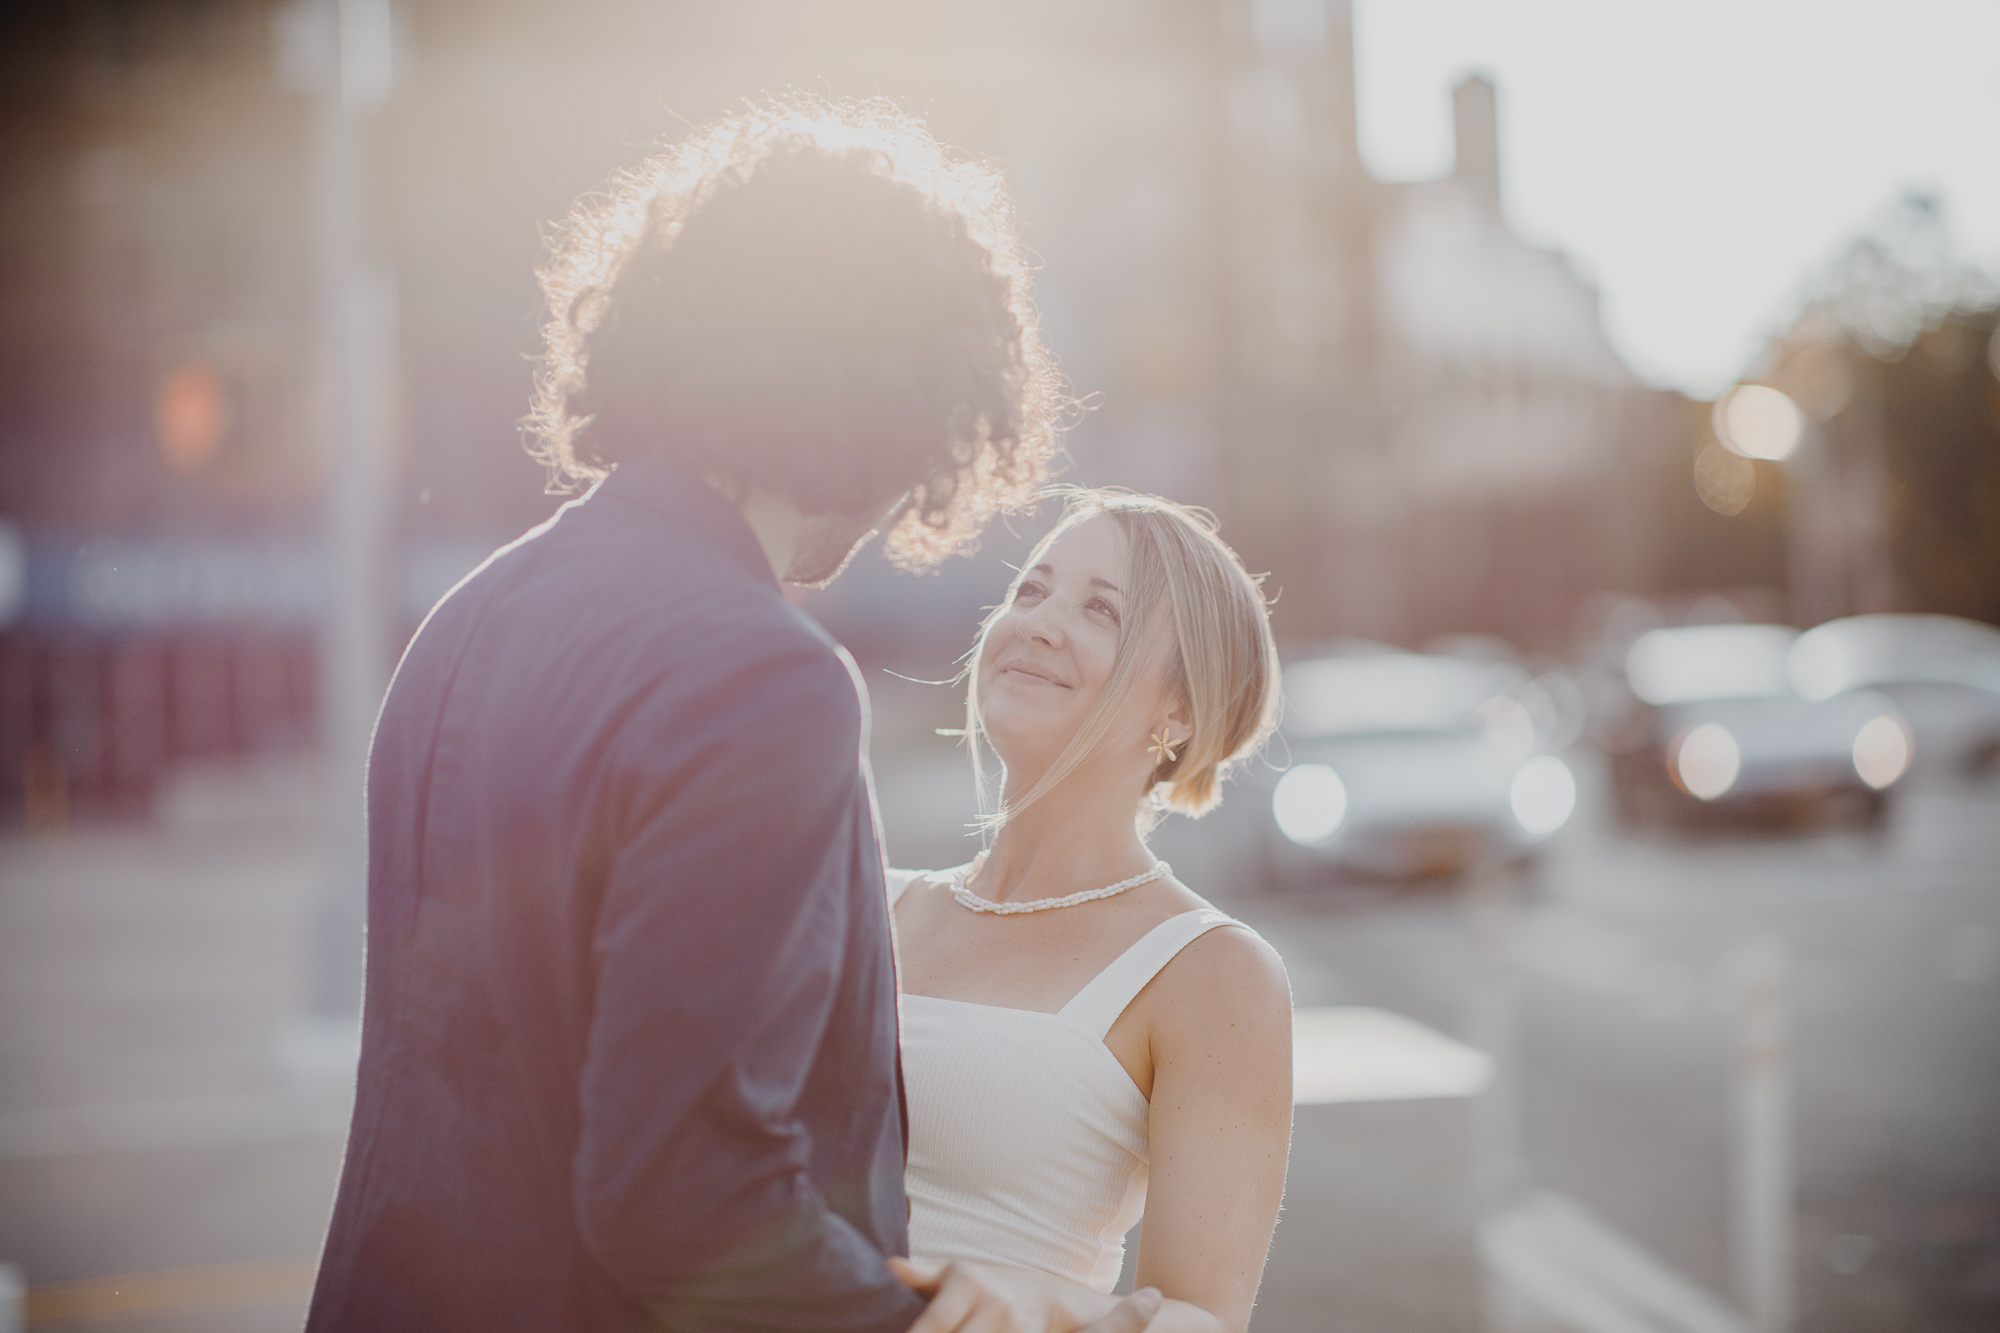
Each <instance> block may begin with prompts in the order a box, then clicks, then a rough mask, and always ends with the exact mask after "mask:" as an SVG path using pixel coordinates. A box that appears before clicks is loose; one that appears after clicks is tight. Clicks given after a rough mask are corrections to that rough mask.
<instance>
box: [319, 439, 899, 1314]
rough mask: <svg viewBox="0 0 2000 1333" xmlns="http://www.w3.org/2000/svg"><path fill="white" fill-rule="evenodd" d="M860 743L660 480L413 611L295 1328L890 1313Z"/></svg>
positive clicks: (874, 926)
mask: <svg viewBox="0 0 2000 1333" xmlns="http://www.w3.org/2000/svg"><path fill="white" fill-rule="evenodd" d="M864 731H865V702H864V695H863V694H862V692H861V690H860V687H859V681H858V678H857V677H856V676H855V674H854V672H853V666H852V663H851V662H850V661H849V660H848V659H847V657H846V655H845V654H844V653H843V652H841V650H840V649H839V647H838V646H837V645H836V644H835V643H834V642H833V641H832V640H831V639H830V638H828V637H827V635H826V634H825V633H824V632H823V631H822V630H821V629H820V628H819V627H818V626H817V625H815V624H814V623H813V622H812V621H811V620H809V619H808V618H807V617H805V616H804V615H802V614H801V613H800V612H799V611H798V610H797V609H796V608H794V607H792V606H791V605H790V604H789V603H787V602H786V601H785V599H784V596H783V595H782V593H781V592H780V590H779V588H778V585H777V582H776V580H775V579H773V578H772V576H771V571H770V567H769V565H768V563H767V562H766V560H765V558H764V555H763V552H762V550H761V549H760V548H759V546H758V544H757V542H756V539H755V537H754V536H753V535H752V534H751V532H750V530H749V528H748V527H747V526H746V525H745V524H744V522H743V520H742V518H741V516H740V515H739V514H738V513H737V512H736V511H735V510H734V509H733V508H732V507H731V506H730V505H728V504H727V503H726V502H725V501H724V500H723V499H722V497H721V496H719V495H718V494H716V492H715V491H713V490H712V489H711V488H709V487H708V486H706V485H704V484H703V483H702V482H700V481H699V480H698V479H696V478H694V477H692V476H691V475H689V474H688V473H686V472H684V471H682V470H681V469H680V468H678V467H676V466H675V465H673V464H671V463H668V462H666V461H665V460H662V459H659V458H653V457H641V458H637V459H634V460H632V461H629V462H627V463H625V464H624V465H623V466H621V467H620V468H619V469H618V470H617V471H616V472H615V473H614V474H613V475H612V476H611V477H610V478H609V479H607V480H606V481H605V482H603V483H602V484H601V485H599V486H598V487H596V488H595V489H594V490H593V491H591V493H590V494H589V495H587V496H586V497H584V498H583V499H581V500H579V501H576V502H573V503H571V504H569V505H566V506H564V507H563V509H562V510H561V511H560V512H559V513H558V514H557V515H556V516H555V517H554V518H553V519H551V520H550V521H549V522H547V523H545V524H543V525H542V526H541V527H539V528H537V529H535V530H534V531H532V532H530V533H529V534H528V535H527V536H525V537H523V538H522V539H521V540H519V541H517V542H515V543H513V544H512V545H510V546H508V547H506V548H503V549H502V550H501V551H499V552H498V553H496V554H495V555H494V556H493V558H492V559H490V560H488V561H487V562H486V564H485V565H483V566H482V567H481V568H480V569H479V570H478V571H477V572H476V573H474V574H473V575H472V576H471V577H469V578H468V579H467V580H466V581H465V582H464V583H462V584H461V585H460V586H459V587H458V588H457V589H456V590H454V591H453V592H452V594H451V595H450V596H449V597H448V598H446V599H445V601H444V602H443V603H441V604H440V605H439V607H438V608H437V610H436V611H434V612H433V613H432V614H431V616H430V618H429V619H428V620H427V621H426V622H425V624H424V627H423V628H422V630H420V631H419V632H418V634H417V637H416V639H415V640H414V641H413V642H412V643H411V645H410V648H409V650H408V652H407V653H405V655H404V657H403V661H402V663H401V665H400V666H399V667H398V668H397V671H396V676H395V681H394V683H393V684H392V685H391V686H390V689H389V695H388V699H387V702H386V703H385V704H384V706H383V710H382V716H381V719H380V721H379V723H378V724H377V727H376V733H375V740H374V746H373V750H372V753H371V756H370V761H369V774H368V827H369V886H368V964H367V1000H366V1007H365V1010H364V1019H363V1025H362V1055H361V1078H360V1087H359V1094H358V1099H357V1102H356V1105H355V1111H354V1123H353V1128H352V1131H351V1133H350V1136H349V1139H348V1145H347V1160H346V1165H345V1168H344V1170H343V1172H342V1175H341V1182H340V1193H339V1197H338V1200H337V1202H336V1204H335V1207H334V1214H333V1221H332V1227H331V1231H330V1233H329V1235H328V1237H327V1242H326V1250H325V1255H324V1257H323V1259H322V1263H321V1268H320V1276H319V1285H318V1288H317V1290H316V1291H315V1292H314V1296H313V1305H312V1314H311V1317H310V1320H309V1322H308V1325H307V1327H308V1329H309V1330H311V1331H312V1333H333V1331H334V1330H362V1329H369V1330H373V1329H410V1330H425V1333H442V1331H443V1330H454V1329H467V1330H472V1329H477V1330H480V1333H504V1331H505V1330H512V1329H521V1330H530V1329H532V1330H535V1331H536V1333H559V1331H560V1330H571V1329H579V1330H580V1329H590V1330H597V1329H629V1328H644V1327H650V1326H652V1325H651V1324H649V1323H648V1320H649V1319H652V1318H658V1319H659V1320H660V1322H661V1323H662V1325H663V1326H666V1327H672V1328H688V1329H744V1330H750V1329H781V1328H782V1329H824V1330H884V1331H894V1333H900V1331H901V1330H903V1329H905V1328H907V1327H908V1325H909V1324H910V1322H911V1321H912V1320H913V1319H914V1318H915V1317H916V1315H917V1314H918V1313H919V1312H920V1310H921V1308H922V1305H921V1302H920V1301H918V1300H917V1299H916V1298H915V1297H914V1296H912V1295H911V1294H910V1293H909V1292H908V1291H906V1290H905V1289H904V1288H903V1287H902V1286H901V1284H899V1283H898V1282H897V1281H896V1280H895V1278H894V1276H893V1275H892V1274H891V1273H890V1272H889V1271H888V1269H887V1267H886V1265H885V1264H884V1263H883V1256H884V1254H889V1253H895V1254H900V1253H905V1252H907V1248H908V1245H907V1232H906V1220H905V1219H906V1212H905V1203H904V1196H903V1187H902V1173H903V1153H904V1142H903V1139H904V1124H903V1111H902V1092H901V1082H900V1079H901V1075H900V1070H899V1066H898V1063H897V1044H896V1043H897V1031H896V1007H895V1003H896V994H895V985H896V982H895V969H894V959H893V952H892V947H891V943H890V933H889V921H888V910H887V904H886V900H885V896H884V891H883V881H882V863H881V853H880V850H879V842H878V838H877V832H876V825H875V810H874V802H873V798H872V795H871V792H870V789H869V783H868V777H867V769H866V761H865V756H864V755H863V752H862V746H863V738H864Z"/></svg>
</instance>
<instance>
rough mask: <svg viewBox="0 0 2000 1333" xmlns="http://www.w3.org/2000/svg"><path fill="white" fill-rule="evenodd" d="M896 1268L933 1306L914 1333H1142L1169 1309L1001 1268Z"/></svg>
mask: <svg viewBox="0 0 2000 1333" xmlns="http://www.w3.org/2000/svg"><path fill="white" fill-rule="evenodd" d="M889 1268H890V1270H891V1271H892V1272H894V1273H895V1274H896V1276H897V1277H899V1278H901V1279H902V1280H903V1281H904V1282H905V1283H906V1284H907V1285H908V1286H909V1288H910V1290H912V1291H914V1292H916V1293H917V1294H918V1295H919V1296H923V1297H927V1298H928V1299H929V1300H930V1307H929V1308H928V1309H926V1310H925V1311H924V1313H923V1315H922V1316H921V1317H920V1318H919V1319H918V1320H917V1322H916V1323H914V1324H912V1325H911V1326H910V1333H1143V1330H1144V1329H1145V1328H1146V1326H1147V1325H1149V1324H1151V1323H1152V1322H1153V1316H1154V1315H1156V1314H1158V1313H1159V1312H1160V1306H1161V1303H1162V1302H1161V1298H1160V1293H1159V1292H1158V1291H1157V1290H1155V1289H1154V1288H1152V1287H1147V1288H1145V1289H1144V1290H1141V1291H1135V1292H1133V1293H1132V1294H1131V1295H1130V1296H1127V1297H1126V1298H1125V1299H1123V1300H1119V1299H1117V1298H1116V1297H1112V1296H1105V1295H1102V1294H1100V1293H1098V1292H1094V1291H1090V1290H1087V1289H1086V1288H1083V1287H1080V1286H1077V1285H1076V1284H1075V1283H1073V1282H1065V1281H1063V1280H1062V1279H1061V1278H1058V1277H1052V1276H1050V1275H1049V1274H1047V1273H1037V1272H1033V1271H1031V1270H1029V1269H1025V1268H1008V1267H1003V1266H1001V1265H998V1264H980V1263H969V1262H964V1261H960V1262H957V1263H949V1264H945V1263H916V1262H913V1261H911V1260H908V1259H899V1258H893V1257H892V1258H891V1259H890V1260H889Z"/></svg>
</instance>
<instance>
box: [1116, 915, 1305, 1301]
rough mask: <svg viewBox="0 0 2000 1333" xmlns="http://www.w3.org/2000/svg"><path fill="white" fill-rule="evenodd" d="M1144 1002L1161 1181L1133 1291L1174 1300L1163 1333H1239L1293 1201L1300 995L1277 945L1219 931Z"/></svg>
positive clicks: (1149, 1197) (1171, 969) (1156, 1172)
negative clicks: (1289, 1160) (1290, 1162)
mask: <svg viewBox="0 0 2000 1333" xmlns="http://www.w3.org/2000/svg"><path fill="white" fill-rule="evenodd" d="M1148 992H1149V993H1148V994H1145V995H1142V997H1141V1000H1140V1003H1142V1004H1144V1005H1145V1006H1146V1007H1147V1012H1146V1014H1145V1017H1146V1018H1147V1019H1148V1020H1149V1028H1150V1045H1151V1049H1152V1056H1153V1090H1152V1113H1151V1119H1150V1123H1149V1137H1150V1153H1149V1155H1150V1157H1151V1158H1152V1181H1151V1183H1150V1184H1149V1185H1148V1187H1147V1193H1146V1217H1145V1229H1144V1230H1143V1231H1142V1232H1141V1233H1140V1240H1139V1265H1138V1272H1137V1284H1136V1285H1138V1286H1142V1287H1147V1286H1151V1287H1158V1288H1159V1289H1160V1291H1161V1292H1162V1293H1163V1294H1164V1295H1165V1296H1166V1297H1167V1303H1166V1306H1165V1308H1164V1309H1162V1310H1161V1312H1160V1314H1159V1316H1158V1317H1157V1318H1156V1319H1155V1320H1154V1321H1153V1325H1152V1328H1153V1330H1154V1333H1181V1331H1182V1330H1186V1331H1187V1333H1196V1331H1197V1330H1199V1331H1200V1333H1218V1331H1220V1333H1240V1331H1241V1330H1243V1329H1245V1328H1247V1327H1248V1326H1249V1323H1250V1309H1251V1306H1252V1305H1253V1304H1254V1303H1255V1301H1256V1299H1257V1283H1258V1281H1259V1280H1260V1279H1261V1278H1262V1277H1263V1273H1264V1255H1265V1252H1266V1251H1267V1250H1269V1248H1270V1245H1271V1231H1272V1229H1273V1228H1274V1227H1275V1226H1276V1225H1277V1222H1278V1205H1279V1203H1280V1201H1281V1200H1282V1199H1283V1197H1284V1192H1285V1160H1286V1156H1287V1154H1288V1153H1289V1151H1290V1148H1291V1138H1292V997H1291V987H1290V985H1289V984H1288V983H1287V981H1286V979H1285V968H1284V964H1283V963H1281V962H1279V961H1278V955H1277V954H1276V953H1275V952H1274V951H1273V950H1272V948H1271V946H1270V945H1268V944H1266V943H1265V942H1264V941H1263V940H1262V939H1260V938H1258V937H1257V936H1255V935H1253V934H1251V933H1250V932H1248V931H1246V930H1234V929H1229V928H1224V929H1220V930H1213V931H1210V932H1209V933H1208V934H1206V935H1204V936H1202V937H1201V938H1200V939H1198V940H1196V941H1195V942H1194V943H1193V944H1190V945H1189V946H1188V947H1187V948H1186V949H1184V950H1182V951H1181V954H1180V956H1179V957H1178V958H1176V959H1175V960H1174V962H1173V963H1172V964H1171V965H1170V966H1168V968H1167V969H1166V970H1165V971H1164V972H1162V973H1161V974H1160V976H1159V977H1158V978H1157V979H1156V981H1155V983H1154V984H1153V985H1152V986H1151V987H1149V988H1148Z"/></svg>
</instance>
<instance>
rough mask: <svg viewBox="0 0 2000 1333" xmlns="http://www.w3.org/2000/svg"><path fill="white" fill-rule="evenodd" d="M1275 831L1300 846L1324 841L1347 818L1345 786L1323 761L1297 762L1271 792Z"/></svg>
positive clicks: (1338, 775)
mask: <svg viewBox="0 0 2000 1333" xmlns="http://www.w3.org/2000/svg"><path fill="white" fill-rule="evenodd" d="M1271 815H1272V817H1273V818H1275V819H1276V820H1277V821H1278V831H1279V832H1281V833H1283V834H1284V835H1285V836H1286V837H1288V838H1290V839H1291V840H1292V841H1293V842H1296V843H1298V844H1299V845H1300V846H1311V845H1312V844H1313V843H1316V842H1325V841H1326V840H1327V839H1328V838H1330V837H1332V836H1333V833H1334V830H1336V829H1338V828H1339V827H1340V822H1341V821H1342V820H1343V819H1346V818H1347V787H1346V784H1344V783H1343V782H1341V780H1340V774H1338V773H1336V772H1334V771H1333V770H1332V769H1330V768H1328V767H1327V766H1326V765H1325V764H1300V765H1299V766H1298V767H1297V768H1294V769H1293V770H1292V771H1291V772H1289V773H1287V774H1285V776H1284V777H1282V778H1279V779H1278V789H1277V791H1275V792H1273V793H1272V794H1271Z"/></svg>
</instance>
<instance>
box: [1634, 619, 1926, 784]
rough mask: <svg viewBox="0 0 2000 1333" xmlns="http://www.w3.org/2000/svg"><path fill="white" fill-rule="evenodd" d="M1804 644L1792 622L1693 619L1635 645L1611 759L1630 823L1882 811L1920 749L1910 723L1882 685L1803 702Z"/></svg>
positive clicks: (1640, 639)
mask: <svg viewBox="0 0 2000 1333" xmlns="http://www.w3.org/2000/svg"><path fill="white" fill-rule="evenodd" d="M1798 642H1799V632H1798V631H1797V630H1795V629H1792V628H1791V627H1789V626H1785V625H1693V626H1685V627H1682V628H1677V629H1656V630H1652V631H1649V632H1648V633H1646V634H1643V635H1641V636H1640V637H1639V638H1638V640H1637V641H1636V642H1634V643H1633V645H1632V647H1631V649H1630V651H1629V652H1628V653H1627V654H1626V657H1625V683H1626V686H1627V688H1628V689H1629V691H1630V696H1631V697H1630V701H1629V704H1628V708H1627V714H1626V716H1625V718H1624V719H1623V720H1622V722H1621V725H1620V726H1618V727H1617V728H1616V729H1615V731H1614V735H1615V741H1614V744H1613V747H1612V750H1613V753H1612V765H1611V773H1612V783H1613V787H1614V791H1615V794H1616V796H1617V801H1618V809H1619V812H1620V814H1621V815H1622V816H1623V817H1624V818H1625V819H1626V820H1627V821H1628V822H1633V823H1677V822H1690V821H1706V820H1714V819H1718V818H1720V819H1726V820H1746V821H1755V822H1769V823H1779V824H1809V823H1816V822H1820V821H1822V820H1825V819H1827V818H1829V817H1838V816H1841V815H1850V816H1856V817H1859V818H1861V819H1863V820H1874V819H1878V818H1880V817H1881V816H1882V815H1883V814H1884V813H1885V811H1886V809H1887V793H1888V791H1889V789H1890V788H1891V787H1892V786H1894V785H1895V784H1896V783H1897V782H1898V781H1899V780H1900V779H1901V778H1902V776H1903V774H1904V773H1905V772H1906V771H1907V770H1908V768H1909V765H1910V759H1911V757H1912V754H1913V744H1912V738H1911V735H1910V729H1909V726H1908V724H1907V723H1906V722H1905V721H1904V720H1903V717H1902V715H1901V714H1900V713H1899V712H1898V711H1897V710H1896V707H1895V705H1894V704H1893V703H1891V702H1890V701H1889V700H1888V699H1887V698H1886V697H1884V696H1883V695H1881V694H1878V693H1875V692H1873V691H1869V690H1848V691H1837V692H1832V693H1829V694H1827V695H1826V696H1824V697H1821V698H1806V697H1803V696H1802V695H1801V694H1800V693H1799V692H1798V691H1797V690H1796V689H1795V688H1794V686H1793V683H1792V662H1793V650H1794V647H1795V645H1796V644H1797V643H1798Z"/></svg>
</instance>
